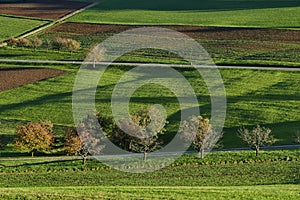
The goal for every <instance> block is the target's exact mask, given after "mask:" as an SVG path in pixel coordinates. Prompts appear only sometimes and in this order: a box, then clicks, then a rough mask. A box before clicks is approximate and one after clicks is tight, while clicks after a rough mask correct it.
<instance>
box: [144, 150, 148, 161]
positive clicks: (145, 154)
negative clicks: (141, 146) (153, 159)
mask: <svg viewBox="0 0 300 200" xmlns="http://www.w3.org/2000/svg"><path fill="white" fill-rule="evenodd" d="M145 160H147V152H144V161H145Z"/></svg>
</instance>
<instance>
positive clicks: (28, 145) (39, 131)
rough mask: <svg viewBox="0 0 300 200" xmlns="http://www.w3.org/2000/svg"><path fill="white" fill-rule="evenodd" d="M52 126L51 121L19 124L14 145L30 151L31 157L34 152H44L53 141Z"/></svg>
mask: <svg viewBox="0 0 300 200" xmlns="http://www.w3.org/2000/svg"><path fill="white" fill-rule="evenodd" d="M52 128H53V123H52V122H50V121H42V122H39V123H36V122H29V123H27V124H26V125H21V126H19V127H18V129H17V131H16V135H17V136H16V142H15V145H16V147H17V148H18V149H20V150H23V151H28V152H30V153H31V156H32V157H33V156H34V153H35V152H45V151H46V150H48V149H49V148H50V147H51V146H52V144H53V142H54V136H53V130H52Z"/></svg>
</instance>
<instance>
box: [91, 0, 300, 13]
mask: <svg viewBox="0 0 300 200" xmlns="http://www.w3.org/2000/svg"><path fill="white" fill-rule="evenodd" d="M297 6H300V1H289V0H278V1H272V0H261V1H253V0H211V1H199V0H185V1H182V0H164V1H161V0H152V1H134V2H131V1H130V0H129V1H127V2H126V3H124V1H123V0H113V1H110V3H103V4H100V5H98V6H96V7H94V8H92V9H93V10H105V11H112V10H160V11H184V10H186V11H191V10H195V11H230V10H247V9H263V8H283V7H297Z"/></svg>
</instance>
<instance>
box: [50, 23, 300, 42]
mask: <svg viewBox="0 0 300 200" xmlns="http://www.w3.org/2000/svg"><path fill="white" fill-rule="evenodd" d="M141 27H143V26H126V25H100V24H89V23H64V24H62V25H60V26H56V27H54V28H53V29H52V30H51V31H53V32H68V33H77V34H106V33H107V34H110V33H119V32H122V31H125V30H128V29H132V28H141ZM160 27H163V28H169V29H173V30H176V31H180V32H182V33H185V34H187V35H189V36H190V37H192V38H195V39H202V40H206V39H207V40H261V41H274V42H291V43H300V31H297V30H279V29H254V28H224V27H199V26H160Z"/></svg>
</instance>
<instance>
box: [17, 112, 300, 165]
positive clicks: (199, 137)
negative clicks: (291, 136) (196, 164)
mask: <svg viewBox="0 0 300 200" xmlns="http://www.w3.org/2000/svg"><path fill="white" fill-rule="evenodd" d="M149 112H151V115H149ZM151 116H158V117H154V118H151ZM159 116H161V115H160V111H159V110H158V109H151V110H149V109H146V110H143V111H140V112H137V113H135V114H133V115H131V116H130V118H128V119H124V120H121V121H120V122H118V123H114V122H113V120H112V119H111V118H107V117H103V116H102V115H101V114H99V113H97V114H96V118H95V117H92V116H87V117H86V119H84V120H83V121H82V122H81V123H79V124H78V126H77V127H76V128H68V129H66V131H65V137H66V138H65V142H64V150H65V151H66V152H67V154H68V155H79V156H81V157H82V161H83V164H85V163H86V159H87V157H88V156H89V155H91V154H97V155H98V154H99V153H100V152H101V151H102V150H103V149H104V148H105V145H104V144H103V143H102V142H103V138H104V137H107V138H109V139H110V140H111V141H112V142H113V143H114V144H116V145H117V146H119V147H120V148H123V149H125V150H128V151H131V152H137V153H143V154H144V160H146V159H147V154H148V153H149V152H152V151H155V150H157V149H159V148H160V147H162V146H163V144H164V141H163V140H161V139H160V136H161V135H162V134H164V133H165V131H166V130H165V128H164V127H165V124H167V121H166V120H165V119H163V117H159ZM94 119H97V120H98V122H99V123H100V125H101V127H102V129H101V130H97V128H96V127H95V123H96V122H95V121H93V120H94ZM77 131H79V132H80V134H78V132H77ZM128 133H130V134H128ZM179 133H180V136H181V137H182V139H183V140H185V141H188V142H189V143H192V147H193V148H194V149H195V150H197V151H198V153H199V158H204V155H205V150H207V149H210V148H212V147H213V146H212V145H215V144H216V143H217V141H219V139H220V137H222V134H219V133H218V134H217V132H216V131H215V130H213V128H212V126H211V123H210V121H209V119H208V118H205V117H203V116H192V117H190V119H189V120H186V121H184V122H183V123H182V125H181V126H180V131H179ZM238 136H239V137H240V138H241V139H242V140H243V141H244V142H245V143H246V144H248V145H249V146H250V147H253V148H254V149H255V152H256V156H258V155H259V150H260V148H261V146H264V145H271V144H273V143H274V142H275V138H274V137H273V135H272V134H271V130H270V129H268V128H265V127H261V126H259V125H257V126H256V127H254V128H253V129H251V130H248V129H246V128H241V129H240V130H239V131H238ZM299 138H300V135H299V133H298V135H296V137H295V141H296V142H298V143H300V140H299ZM53 145H54V134H53V123H52V122H50V121H41V122H38V123H37V122H29V123H27V124H25V125H21V126H19V127H18V129H17V131H16V140H15V146H16V147H17V148H18V149H20V150H22V151H27V152H30V153H31V155H32V156H34V155H35V153H36V152H47V151H49V150H50V148H51V147H52V146H53Z"/></svg>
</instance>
